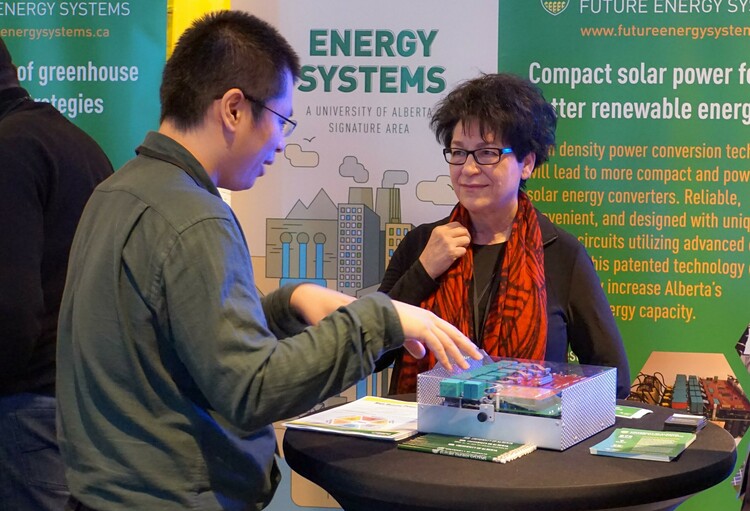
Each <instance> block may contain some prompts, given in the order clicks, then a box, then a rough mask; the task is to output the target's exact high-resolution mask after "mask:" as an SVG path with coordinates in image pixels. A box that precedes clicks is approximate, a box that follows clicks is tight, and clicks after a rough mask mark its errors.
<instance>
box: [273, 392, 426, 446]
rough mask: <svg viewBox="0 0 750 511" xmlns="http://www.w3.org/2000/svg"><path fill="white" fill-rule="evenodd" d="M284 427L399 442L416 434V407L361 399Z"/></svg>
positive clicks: (292, 422) (377, 399) (301, 418)
mask: <svg viewBox="0 0 750 511" xmlns="http://www.w3.org/2000/svg"><path fill="white" fill-rule="evenodd" d="M284 425H285V426H286V427H287V428H293V429H308V430H313V431H322V432H327V433H339V434H342V435H354V436H363V437H367V438H380V439H385V440H403V439H404V438H409V437H411V436H414V435H416V434H417V403H412V402H408V401H399V400H397V399H388V398H384V397H377V396H365V397H363V398H360V399H357V400H356V401H351V402H349V403H346V404H343V405H341V406H337V407H334V408H329V409H328V410H323V411H321V412H318V413H314V414H312V415H307V416H305V417H300V418H299V419H295V420H292V421H289V422H286V423H284Z"/></svg>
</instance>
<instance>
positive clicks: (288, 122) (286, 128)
mask: <svg viewBox="0 0 750 511" xmlns="http://www.w3.org/2000/svg"><path fill="white" fill-rule="evenodd" d="M237 88H238V89H239V87H237ZM240 92H242V95H243V96H245V99H246V100H248V101H249V102H251V103H255V104H256V105H260V106H261V107H263V108H265V109H266V110H268V111H269V112H271V113H272V114H274V115H276V116H278V118H279V119H281V120H282V121H283V123H282V124H281V132H282V133H283V134H284V136H285V137H288V136H289V135H291V134H292V132H293V131H294V128H296V127H297V121H293V120H292V119H290V118H289V117H285V116H283V115H281V114H280V113H279V112H277V111H276V110H273V109H272V108H268V107H267V106H266V104H265V103H264V102H262V101H260V100H258V99H255V98H254V97H252V96H251V95H250V94H248V93H247V92H245V91H243V90H242V89H240Z"/></svg>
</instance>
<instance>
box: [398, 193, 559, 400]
mask: <svg viewBox="0 0 750 511" xmlns="http://www.w3.org/2000/svg"><path fill="white" fill-rule="evenodd" d="M449 221H450V222H460V223H461V224H462V225H464V226H466V228H467V229H469V231H471V219H470V217H469V212H468V211H466V209H465V208H464V207H463V206H461V205H460V204H458V205H457V206H456V207H455V208H454V209H453V212H452V213H451V216H450V219H449ZM499 264H501V267H500V281H499V287H498V290H497V292H496V293H495V296H494V300H493V302H492V303H490V304H489V305H488V307H489V308H490V310H489V314H488V317H487V322H486V324H485V327H484V339H482V340H481V341H480V340H477V339H475V341H477V342H478V344H479V346H480V347H481V348H484V350H485V351H486V352H487V353H488V354H489V355H492V356H497V357H514V358H527V359H532V360H543V359H544V354H545V352H546V348H547V290H546V288H545V281H544V250H543V246H542V234H541V231H540V230H539V221H538V220H537V215H536V210H535V209H534V207H533V206H532V205H531V202H530V201H529V199H528V197H526V194H525V193H523V192H520V191H519V193H518V212H517V213H516V217H515V219H514V220H513V227H512V231H511V235H510V239H509V240H508V244H507V247H506V249H505V257H504V258H503V261H502V262H501V263H499ZM473 275H474V257H473V252H472V251H471V250H469V251H467V253H466V255H465V256H464V257H462V258H460V259H458V260H456V262H455V263H453V265H452V266H451V267H450V268H449V269H448V271H447V272H445V273H444V274H443V275H442V276H441V277H440V287H439V288H438V290H437V291H436V292H435V293H433V294H432V295H430V296H429V297H427V299H425V300H424V301H423V302H422V303H421V306H422V307H423V308H425V309H428V310H430V311H432V312H434V313H435V314H436V315H438V316H439V317H441V318H443V319H445V320H446V321H448V322H449V323H452V324H453V325H455V326H456V327H457V328H458V329H459V330H461V332H463V333H464V334H465V335H466V336H468V337H469V338H470V339H474V332H473V330H474V326H473V321H472V315H473V312H472V307H471V305H470V304H471V303H472V302H471V300H470V299H469V289H470V287H471V282H472V279H473ZM435 362H436V361H435V357H434V356H433V355H432V353H431V352H428V354H427V355H426V356H425V357H424V358H422V359H420V360H417V359H415V358H414V357H412V356H411V355H409V353H407V352H406V351H404V354H403V357H402V359H401V360H397V362H396V368H395V371H396V374H395V377H396V385H395V392H396V393H398V394H406V393H411V392H416V388H417V374H418V373H421V372H424V371H426V370H428V369H430V368H432V367H433V366H434V365H435ZM391 391H392V392H393V391H394V385H391Z"/></svg>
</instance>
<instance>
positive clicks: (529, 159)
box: [521, 151, 536, 180]
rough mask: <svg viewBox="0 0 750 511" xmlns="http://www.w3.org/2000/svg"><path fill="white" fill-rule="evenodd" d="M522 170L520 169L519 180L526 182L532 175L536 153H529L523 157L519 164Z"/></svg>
mask: <svg viewBox="0 0 750 511" xmlns="http://www.w3.org/2000/svg"><path fill="white" fill-rule="evenodd" d="M521 164H522V165H523V168H522V169H521V179H523V180H527V179H529V178H530V177H531V174H533V173H534V166H535V165H536V153H534V152H533V151H529V154H527V155H526V156H524V158H523V161H522V162H521Z"/></svg>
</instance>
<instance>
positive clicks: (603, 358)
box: [568, 245, 630, 399]
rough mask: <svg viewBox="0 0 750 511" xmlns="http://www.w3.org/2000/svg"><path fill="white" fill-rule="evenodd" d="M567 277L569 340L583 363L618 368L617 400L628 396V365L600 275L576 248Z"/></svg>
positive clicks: (588, 259) (586, 256)
mask: <svg viewBox="0 0 750 511" xmlns="http://www.w3.org/2000/svg"><path fill="white" fill-rule="evenodd" d="M571 270H572V271H571V274H570V295H569V296H570V302H569V304H568V309H569V316H570V321H569V324H568V339H569V340H570V344H571V348H572V349H573V352H574V353H575V354H576V355H577V356H578V359H579V360H580V362H581V363H582V364H591V365H601V366H608V367H615V368H617V397H618V398H620V399H624V398H626V397H627V396H628V394H630V366H629V364H628V358H627V355H626V353H625V347H624V345H623V341H622V337H621V335H620V331H619V329H618V328H617V323H616V322H615V318H614V316H613V315H612V310H611V309H610V307H609V302H608V300H607V297H606V295H605V294H604V290H602V287H601V283H600V280H599V276H598V275H597V273H596V270H595V268H594V265H593V263H592V262H591V259H590V258H589V256H588V254H587V253H586V250H585V249H584V248H583V246H581V245H579V249H578V250H577V253H576V257H575V260H574V264H573V267H572V268H571Z"/></svg>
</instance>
